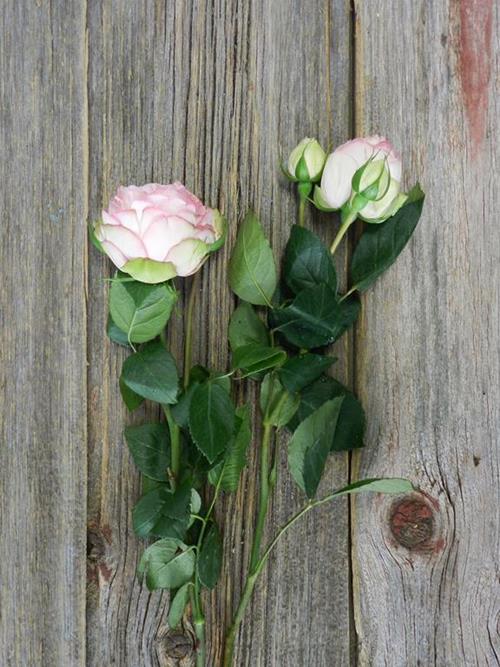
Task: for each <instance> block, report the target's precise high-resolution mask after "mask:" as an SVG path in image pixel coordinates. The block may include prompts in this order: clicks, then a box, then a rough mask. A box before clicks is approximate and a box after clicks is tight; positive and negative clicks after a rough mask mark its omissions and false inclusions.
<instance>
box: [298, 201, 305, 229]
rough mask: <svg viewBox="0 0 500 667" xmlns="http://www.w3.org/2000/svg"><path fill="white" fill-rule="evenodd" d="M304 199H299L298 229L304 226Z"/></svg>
mask: <svg viewBox="0 0 500 667" xmlns="http://www.w3.org/2000/svg"><path fill="white" fill-rule="evenodd" d="M306 201H307V200H306V199H305V198H304V197H300V198H299V216H298V221H297V222H298V225H299V227H303V226H304V221H305V212H306Z"/></svg>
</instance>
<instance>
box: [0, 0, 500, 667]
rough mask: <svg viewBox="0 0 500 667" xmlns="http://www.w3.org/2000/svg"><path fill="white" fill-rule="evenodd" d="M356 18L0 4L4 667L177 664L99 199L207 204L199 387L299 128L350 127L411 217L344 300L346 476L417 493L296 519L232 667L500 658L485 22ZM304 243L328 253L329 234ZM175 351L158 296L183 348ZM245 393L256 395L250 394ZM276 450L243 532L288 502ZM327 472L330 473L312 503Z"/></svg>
mask: <svg viewBox="0 0 500 667" xmlns="http://www.w3.org/2000/svg"><path fill="white" fill-rule="evenodd" d="M353 6H354V8H355V10H356V15H355V19H356V30H355V34H353V24H352V16H351V2H349V1H348V0H312V2H308V3H304V2H302V1H301V0H273V1H272V2H270V1H269V0H168V1H167V0H143V1H141V2H127V1H126V0H102V1H97V0H88V2H77V1H76V0H75V1H70V2H65V1H63V0H37V2H31V1H30V0H20V1H19V2H14V1H13V0H7V1H6V2H4V3H3V6H2V12H1V13H0V26H1V35H2V40H1V43H0V99H1V100H2V103H1V104H2V106H1V118H0V147H1V148H0V151H1V155H2V159H1V160H0V182H1V184H2V187H1V189H0V191H1V198H0V207H1V215H2V218H1V225H0V239H1V246H0V253H1V264H0V266H1V271H2V283H1V284H2V289H1V290H0V330H1V336H2V338H1V340H2V347H1V350H2V355H1V356H2V358H1V364H0V387H1V421H0V427H1V449H0V525H1V534H2V538H1V540H0V596H1V599H0V603H1V604H0V664H1V665H2V667H3V665H6V667H25V666H26V667H32V666H37V667H38V665H40V666H41V667H45V665H47V666H50V667H79V666H83V665H88V666H89V667H108V666H112V665H116V666H117V667H139V666H140V667H173V666H174V665H176V666H182V667H190V666H191V665H192V664H193V636H192V632H191V628H190V625H189V622H187V621H186V623H185V624H184V626H183V628H181V629H179V630H175V631H172V630H170V628H169V627H168V623H167V613H168V605H169V600H168V595H167V594H161V593H154V594H150V593H149V592H148V591H147V590H146V589H145V588H144V587H143V586H142V585H141V584H140V583H139V582H138V581H137V579H136V578H135V570H136V566H137V562H138V558H139V557H140V554H141V553H142V550H143V544H141V543H140V542H139V541H138V540H137V539H136V538H135V536H134V534H133V530H132V525H131V509H132V506H133V504H134V503H135V501H136V500H137V498H138V497H139V495H140V480H139V476H138V474H137V471H136V469H135V467H134V465H133V462H132V461H131V459H130V456H129V454H128V451H127V449H126V446H125V444H124V442H123V438H122V432H123V427H124V425H125V424H126V423H128V422H130V421H136V422H140V421H143V420H144V419H154V420H156V419H159V418H160V417H159V414H158V411H157V410H156V409H155V408H153V407H151V406H149V407H146V408H144V409H142V410H139V411H137V414H134V415H133V417H130V416H129V415H128V414H127V413H126V411H125V409H124V407H123V405H122V402H121V398H120V395H119V390H118V381H117V380H118V376H119V373H120V369H121V364H122V362H123V359H124V358H125V356H126V352H125V351H124V350H123V349H121V348H119V347H118V346H116V345H111V344H110V343H109V341H108V340H107V339H106V336H105V326H106V318H107V289H108V283H107V282H106V278H107V277H109V275H110V274H111V271H112V268H111V266H110V263H109V262H108V261H107V260H105V259H104V258H103V257H101V256H99V255H98V253H97V252H94V250H93V249H88V247H87V246H88V244H87V240H86V223H87V222H88V221H90V220H93V219H95V218H96V217H98V216H99V215H100V211H101V208H102V207H103V205H105V204H106V203H107V202H108V200H109V198H110V196H111V195H112V194H113V192H114V190H115V188H116V187H117V185H119V184H128V183H137V184H141V183H145V182H150V181H158V182H169V181H172V180H175V179H179V180H181V181H183V182H185V183H186V185H187V186H188V187H189V188H190V189H192V190H193V191H194V192H195V193H196V194H198V195H199V196H200V197H201V198H202V199H203V200H204V201H205V202H206V203H207V204H208V205H211V206H218V207H219V208H221V209H222V210H223V211H224V213H225V214H226V216H227V218H228V220H229V223H230V231H229V239H228V243H227V245H226V247H225V248H224V249H223V250H221V251H220V252H219V253H218V254H217V256H215V257H213V258H212V259H211V260H210V262H209V263H208V264H207V265H206V266H205V268H204V269H203V274H202V290H201V291H200V296H199V306H198V311H197V321H196V325H195V351H194V361H198V362H200V363H204V364H208V365H209V366H211V367H214V368H220V369H222V368H224V367H226V365H227V362H228V349H227V344H226V328H227V322H228V319H229V316H230V313H231V311H232V309H233V307H234V305H235V300H234V298H233V296H232V295H231V293H230V291H229V290H228V288H227V276H226V266H227V259H228V257H229V252H230V248H231V247H232V244H233V242H234V239H235V235H236V231H237V225H238V222H239V221H240V220H241V219H242V216H243V214H244V212H245V211H246V209H247V208H248V207H249V206H252V207H254V208H255V209H256V211H257V213H258V214H259V215H260V216H261V219H262V221H263V223H264V226H265V227H266V229H267V231H268V233H269V235H270V237H271V239H272V244H273V247H274V249H275V251H276V255H277V256H278V255H279V253H280V252H281V250H282V249H283V246H284V244H285V242H286V238H287V236H288V233H289V229H290V226H291V224H292V223H293V221H294V219H295V214H296V210H295V198H294V195H293V192H292V188H291V187H290V186H289V185H287V184H286V183H285V182H284V180H283V178H282V177H281V176H280V174H279V170H278V162H279V159H280V158H281V157H282V156H283V155H286V153H287V152H288V151H289V150H290V149H291V148H292V147H293V146H294V145H295V144H296V143H297V142H298V140H300V139H301V138H302V137H303V136H305V135H310V136H317V137H318V138H319V139H320V140H321V141H323V142H324V144H325V145H330V147H331V146H334V145H336V144H338V143H339V142H341V141H343V140H345V139H346V138H348V137H349V136H351V135H352V133H353V131H354V129H355V130H356V133H358V134H363V133H368V132H375V131H377V132H380V133H386V134H387V135H388V136H389V137H390V138H391V139H392V140H393V141H394V143H395V144H396V145H397V146H398V147H399V148H400V149H401V151H402V153H403V158H404V166H405V173H406V175H407V182H406V185H411V184H412V183H410V177H418V178H419V179H420V180H421V182H422V184H423V187H424V189H425V190H426V192H427V201H426V206H425V212H424V216H423V219H422V222H421V223H420V226H419V228H417V231H416V234H415V237H414V239H413V240H412V241H411V242H410V245H409V247H408V248H407V249H406V250H405V252H404V254H403V255H402V256H401V258H400V259H399V260H398V263H397V264H396V265H395V266H394V267H393V268H391V269H390V271H389V272H388V273H387V274H386V275H385V276H383V277H382V278H381V279H379V281H378V283H377V284H376V285H375V286H374V287H373V289H371V290H370V292H369V293H368V294H367V295H366V296H365V297H363V305H364V311H363V316H362V319H361V320H360V322H359V323H358V326H357V328H356V332H355V335H354V336H351V337H350V338H349V337H346V338H345V339H344V340H343V341H342V342H341V343H340V344H339V345H338V346H337V349H336V353H337V354H338V355H339V356H340V361H339V362H338V364H337V365H336V366H335V367H334V374H335V375H336V376H337V377H338V378H339V379H341V380H342V381H344V382H345V383H347V384H351V385H353V386H354V387H355V389H356V390H357V391H358V393H359V394H360V395H361V399H362V401H363V403H364V405H365V408H366V411H367V416H368V425H369V430H368V443H367V444H368V446H367V448H366V449H365V451H363V452H362V454H361V455H360V456H357V457H356V461H355V470H354V475H355V476H358V477H366V476H375V475H398V476H399V475H402V476H408V477H409V478H411V479H412V480H413V481H414V483H415V485H416V486H417V488H418V491H416V492H415V494H412V495H410V496H409V497H405V498H402V499H399V501H397V500H396V501H394V499H392V500H388V499H385V498H383V497H380V498H375V499H374V498H370V499H357V500H356V501H355V502H354V503H353V504H352V508H351V515H350V514H349V507H348V504H347V501H345V500H344V501H342V502H341V503H339V504H338V505H332V506H330V507H326V506H325V507H323V508H322V509H321V510H320V511H318V512H317V513H316V514H311V515H310V516H309V517H308V518H307V519H305V520H304V522H303V523H301V524H299V525H297V527H296V529H295V531H294V532H291V533H290V534H289V535H288V536H287V538H286V539H285V540H284V541H283V542H282V544H281V545H280V547H279V548H278V549H277V550H276V552H275V553H274V556H273V557H272V559H271V561H270V563H269V567H268V568H267V569H266V571H265V572H264V574H263V577H262V581H261V582H260V585H259V586H258V589H257V591H256V595H255V598H254V600H253V602H252V604H251V606H250V608H249V610H248V614H247V617H246V619H245V623H244V624H243V627H242V631H241V633H240V638H239V642H238V646H237V656H236V664H237V665H242V666H246V667H254V666H255V667H267V666H273V667H278V666H279V667H282V666H284V667H288V666H290V667H310V666H314V667H317V666H318V667H322V666H325V667H326V666H328V667H330V666H331V665H334V666H335V667H343V666H344V665H346V666H347V665H353V664H358V665H360V666H361V665H369V666H370V667H378V666H379V665H380V666H382V665H384V666H385V665H389V666H390V667H406V666H409V667H416V666H418V665H421V666H422V667H424V666H425V667H430V666H431V665H435V666H438V667H443V666H444V667H448V666H449V667H455V666H456V665H481V666H482V665H487V666H488V667H489V666H490V665H491V666H493V665H497V664H499V662H500V659H499V655H500V648H499V641H498V626H497V622H498V614H499V613H500V590H499V587H498V553H499V551H500V550H499V539H498V538H499V520H498V519H499V517H498V506H499V502H498V500H499V498H498V488H499V465H498V444H499V443H498V433H499V432H500V413H499V411H500V388H499V387H500V377H499V372H500V370H499V369H500V364H499V361H500V359H499V356H500V352H499V346H498V340H499V334H500V331H499V329H500V299H499V284H500V282H499V278H500V276H499V260H500V234H499V231H498V221H497V219H496V218H497V216H495V213H496V207H495V205H497V204H498V186H497V180H498V179H497V178H496V176H495V174H497V173H498V160H499V148H498V146H499V142H498V138H497V137H496V133H495V130H496V125H497V118H498V117H499V115H500V113H499V112H500V110H499V108H498V96H495V86H497V85H498V80H499V60H498V53H499V44H498V34H499V31H498V27H499V20H500V19H499V8H498V6H497V3H495V2H494V1H493V0H461V1H460V2H456V1H454V0H428V1H425V0H400V1H399V2H389V0H383V1H382V0H381V1H380V2H376V3H375V2H368V1H367V0H355V1H354V3H353ZM354 92H355V98H354ZM353 99H354V102H353ZM353 121H354V127H353ZM327 220H328V222H327ZM307 224H308V225H309V226H311V227H312V228H314V229H315V230H316V231H318V232H319V233H320V234H321V235H322V236H323V237H324V238H325V239H327V240H328V239H331V238H332V237H333V232H334V228H335V225H336V223H332V222H331V220H330V218H328V219H327V218H323V217H322V216H319V215H316V214H315V215H312V214H311V213H309V214H308V221H307ZM349 254H350V246H349V245H348V246H347V249H346V250H344V252H343V254H342V255H341V256H340V257H339V260H338V263H339V271H340V272H343V271H345V269H346V267H347V265H348V261H349ZM188 289H189V281H186V285H183V286H182V299H183V300H184V299H185V294H186V293H187V291H188ZM86 291H87V294H88V300H86V296H87V295H86ZM183 336H184V322H183V314H182V303H181V309H180V310H179V313H178V314H177V315H176V316H175V318H174V319H173V320H172V323H171V325H170V326H169V338H170V343H171V346H172V348H173V350H174V351H175V352H176V353H177V354H179V353H180V351H181V349H182V342H183ZM239 398H240V400H241V401H254V400H255V388H252V387H249V388H248V389H246V390H241V392H240V396H239ZM258 436H259V433H258V428H257V429H256V433H255V438H254V441H255V442H254V446H253V447H252V452H251V456H250V465H249V468H248V470H247V471H246V472H245V474H244V476H243V480H242V484H241V487H240V490H239V492H238V493H237V494H235V495H234V496H228V497H225V498H224V499H223V500H222V502H221V503H220V504H219V506H218V508H217V516H218V519H219V522H220V524H221V526H222V527H223V531H224V536H225V565H224V570H223V576H222V580H221V583H220V584H219V586H218V588H217V589H216V591H215V592H214V593H213V594H212V595H209V596H206V599H205V602H206V613H207V621H208V632H209V645H210V654H209V664H210V667H212V666H214V667H215V666H216V665H218V664H219V661H220V656H221V650H222V637H223V632H224V629H225V626H226V625H227V623H228V622H229V619H230V616H231V612H232V610H233V609H234V605H235V603H236V601H237V598H238V595H239V591H240V588H241V584H242V580H243V574H244V572H245V567H246V561H247V558H248V551H249V544H248V538H249V535H250V533H251V531H252V527H253V521H254V517H255V496H256V488H257V466H256V461H257V449H258ZM285 444H286V438H285V437H282V438H280V441H279V450H280V457H281V458H280V474H279V481H278V491H277V495H276V498H275V501H274V503H273V507H272V510H271V516H270V520H269V526H268V530H267V537H269V536H270V535H271V534H273V533H274V528H275V527H277V526H278V525H279V524H281V523H282V522H283V521H284V520H285V519H286V518H287V517H288V516H290V514H291V513H293V511H294V510H296V509H297V508H298V507H299V505H300V504H301V502H302V498H301V497H300V494H299V493H298V492H297V490H296V489H295V487H294V485H293V484H292V483H291V481H290V479H289V476H288V474H287V472H286V462H285V451H284V450H285ZM350 467H351V465H350V462H349V460H348V457H347V456H343V455H342V456H338V457H335V458H332V460H331V462H330V465H329V469H328V472H327V475H326V479H325V481H324V488H325V489H326V488H332V487H335V486H338V485H341V484H343V483H345V482H346V481H347V480H348V479H349V477H350V476H351V473H352V471H351V470H350ZM85 537H87V545H86V544H85ZM86 546H87V549H86V548H85V547H86ZM85 563H86V574H87V586H86V591H85ZM351 570H352V571H351ZM85 594H86V595H85ZM353 598H354V601H353Z"/></svg>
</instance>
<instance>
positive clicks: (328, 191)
mask: <svg viewBox="0 0 500 667" xmlns="http://www.w3.org/2000/svg"><path fill="white" fill-rule="evenodd" d="M400 182H401V159H400V157H399V155H398V154H397V153H396V152H395V150H394V149H393V147H392V146H391V144H390V143H389V142H388V141H387V139H385V138H384V137H379V136H373V137H365V138H360V139H353V140H352V141H348V142H347V143H345V144H342V146H339V147H338V148H337V149H336V150H335V151H334V152H333V153H332V154H331V155H329V156H328V158H327V161H326V164H325V168H324V170H323V176H322V179H321V187H318V186H317V187H316V189H315V192H314V201H315V204H316V205H317V207H318V208H319V209H321V210H328V211H335V210H338V209H342V208H344V207H346V208H349V209H350V210H351V211H353V212H355V213H356V214H357V216H358V217H359V218H361V219H362V220H365V221H366V222H383V221H384V220H387V218H389V217H390V216H391V215H394V213H396V211H397V210H398V209H399V208H400V207H401V206H402V205H403V204H404V202H405V201H406V195H405V194H403V193H401V192H400Z"/></svg>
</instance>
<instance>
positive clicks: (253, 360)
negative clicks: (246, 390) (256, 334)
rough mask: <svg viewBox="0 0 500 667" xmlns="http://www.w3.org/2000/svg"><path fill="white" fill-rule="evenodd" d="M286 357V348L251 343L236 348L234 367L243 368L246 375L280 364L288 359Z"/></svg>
mask: <svg viewBox="0 0 500 667" xmlns="http://www.w3.org/2000/svg"><path fill="white" fill-rule="evenodd" d="M286 358H287V354H286V352H285V350H282V349H281V348H280V347H263V346H262V345H257V344H255V343H250V344H249V345H244V346H243V347H238V348H237V349H236V350H234V352H233V368H238V369H240V370H242V371H243V372H244V374H245V375H252V374H254V373H259V372H260V371H265V370H267V369H268V368H274V367H275V366H280V365H281V364H283V363H284V362H285V361H286Z"/></svg>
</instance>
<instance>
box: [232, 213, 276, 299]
mask: <svg viewBox="0 0 500 667" xmlns="http://www.w3.org/2000/svg"><path fill="white" fill-rule="evenodd" d="M277 282H278V278H277V272H276V264H275V261H274V256H273V253H272V250H271V247H270V245H269V242H268V240H267V239H266V237H265V236H264V231H263V229H262V226H261V224H260V222H259V221H258V219H257V217H256V215H255V214H254V213H251V212H250V213H248V214H247V216H246V218H245V220H244V221H243V224H242V225H241V227H240V229H239V232H238V236H237V237H236V244H235V246H234V249H233V252H232V255H231V260H230V262H229V285H230V286H231V289H232V290H233V292H235V293H236V294H237V295H238V296H239V297H240V299H243V301H248V302H249V303H253V304H255V305H257V306H270V304H271V299H272V296H273V292H274V290H275V289H276V284H277Z"/></svg>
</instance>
